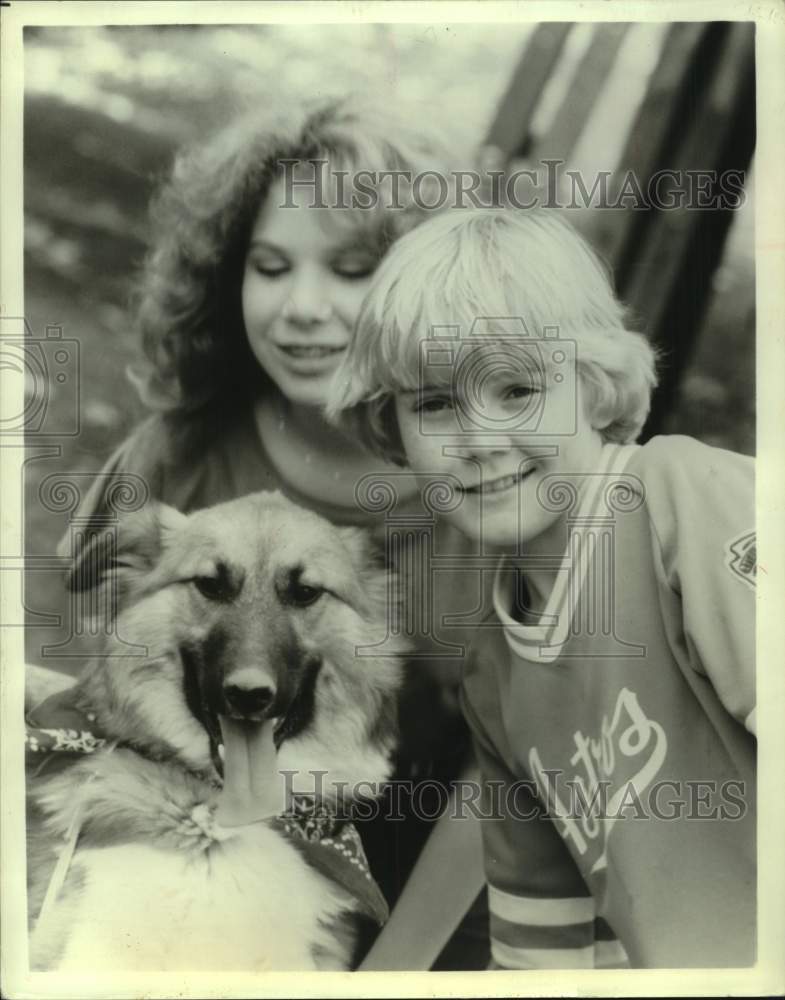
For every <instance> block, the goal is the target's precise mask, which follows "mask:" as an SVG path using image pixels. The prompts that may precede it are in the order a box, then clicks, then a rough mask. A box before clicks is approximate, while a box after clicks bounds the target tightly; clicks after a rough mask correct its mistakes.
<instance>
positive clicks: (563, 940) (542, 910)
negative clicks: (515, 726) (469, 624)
mask: <svg viewBox="0 0 785 1000" xmlns="http://www.w3.org/2000/svg"><path fill="white" fill-rule="evenodd" d="M477 681H478V677H477V676H476V675H474V676H473V677H470V679H468V680H467V674H464V684H463V687H462V693H461V697H462V708H463V710H464V713H465V715H466V718H467V720H468V722H469V726H470V728H471V730H472V736H473V739H474V745H475V752H476V754H477V759H478V762H479V765H480V770H481V775H482V778H481V781H482V796H481V803H482V831H483V851H484V856H485V872H486V878H487V881H488V901H489V908H490V933H491V955H492V959H493V967H494V968H504V969H578V968H589V969H591V968H612V967H620V966H621V967H623V966H626V965H627V958H626V953H625V952H624V949H623V948H622V946H621V944H620V943H619V941H618V940H617V939H616V938H615V937H614V935H613V932H612V931H611V929H610V928H609V927H608V925H607V924H606V923H605V922H604V921H603V920H601V919H598V918H597V917H596V908H595V902H594V899H593V898H592V896H591V895H590V894H589V891H588V889H587V887H586V884H585V882H584V881H583V878H582V877H581V874H580V872H579V870H578V868H577V866H576V865H575V863H574V862H573V860H572V858H571V856H570V854H569V851H568V850H567V848H566V846H565V844H564V842H563V841H562V839H561V837H560V836H559V834H558V832H557V831H556V829H555V827H554V826H553V824H552V823H551V821H550V820H549V819H548V818H547V816H546V814H545V812H544V810H543V808H542V806H541V804H540V801H539V799H538V798H537V795H536V789H535V786H534V784H533V782H531V781H529V780H528V779H525V778H516V777H515V775H514V774H513V773H512V771H511V770H510V768H509V767H508V766H507V764H506V763H505V761H504V760H503V758H502V756H501V755H500V753H499V751H498V750H497V748H496V747H494V745H493V743H492V742H491V740H490V738H489V735H488V731H487V729H486V728H485V727H484V726H483V725H482V723H481V721H480V714H479V711H478V709H479V706H478V705H476V704H473V697H472V695H473V693H477V692H478V689H479V692H480V699H481V700H482V701H486V704H487V696H486V695H485V694H484V693H483V692H482V687H484V686H486V685H487V684H488V683H492V679H491V680H490V681H489V680H487V679H486V680H485V684H484V685H482V684H478V683H477Z"/></svg>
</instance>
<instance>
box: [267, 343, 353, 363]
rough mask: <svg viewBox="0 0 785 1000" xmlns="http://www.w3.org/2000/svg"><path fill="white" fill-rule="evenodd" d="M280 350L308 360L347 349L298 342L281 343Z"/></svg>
mask: <svg viewBox="0 0 785 1000" xmlns="http://www.w3.org/2000/svg"><path fill="white" fill-rule="evenodd" d="M278 350H279V351H283V353H284V354H287V355H288V356H289V357H290V358H303V359H306V360H319V359H321V358H329V357H333V356H334V355H336V354H340V353H341V352H342V351H344V350H345V348H344V347H326V346H321V345H316V344H309V345H307V346H300V345H298V344H279V345H278Z"/></svg>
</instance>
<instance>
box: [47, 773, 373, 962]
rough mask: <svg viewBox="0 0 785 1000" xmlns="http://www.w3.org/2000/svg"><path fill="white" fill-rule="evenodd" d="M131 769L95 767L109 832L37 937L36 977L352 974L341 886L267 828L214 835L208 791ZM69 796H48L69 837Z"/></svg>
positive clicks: (91, 849)
mask: <svg viewBox="0 0 785 1000" xmlns="http://www.w3.org/2000/svg"><path fill="white" fill-rule="evenodd" d="M121 763H122V757H121V754H120V753H117V754H115V755H112V758H107V759H106V760H104V761H101V762H99V761H96V765H97V766H98V767H97V769H98V770H99V771H100V776H99V775H96V780H92V781H90V782H89V783H87V784H86V785H83V788H82V794H81V796H80V798H81V799H82V801H83V803H84V804H83V806H82V809H83V810H85V811H86V812H87V813H88V814H89V815H91V816H96V815H99V816H100V815H101V814H103V815H105V816H106V817H107V822H106V824H105V825H103V826H102V825H101V823H100V822H99V824H98V825H97V826H95V827H94V828H93V830H92V835H91V836H90V837H89V838H88V842H87V844H86V845H85V846H79V847H78V848H77V850H76V852H75V854H74V857H73V859H72V861H71V865H70V868H69V871H68V876H67V878H66V882H65V885H64V887H63V889H62V891H61V892H60V895H59V897H58V900H57V902H56V904H55V905H54V906H52V907H51V908H50V909H49V910H48V911H47V912H46V913H45V914H44V915H43V919H42V920H41V921H40V922H39V924H38V926H37V927H36V930H35V933H34V934H33V937H32V941H31V965H32V966H33V968H35V967H38V968H47V969H60V970H63V971H66V970H67V971H84V970H85V969H91V970H93V971H100V970H104V971H108V970H113V969H123V970H129V971H132V970H139V971H142V970H146V971H150V970H160V971H182V970H183V969H188V970H196V971H198V970H204V971H213V970H216V971H217V970H227V969H233V970H243V971H249V972H256V971H262V970H271V969H279V970H285V969H316V968H322V969H324V968H346V966H347V964H348V959H349V955H348V949H349V945H350V942H349V941H348V940H347V939H345V938H342V937H336V935H335V933H334V931H335V927H336V922H337V921H340V919H341V914H342V912H343V913H344V914H345V912H346V910H348V909H351V908H352V905H353V901H352V900H351V898H350V897H349V896H348V894H347V893H346V892H345V891H344V890H343V889H342V888H341V887H340V886H338V885H336V884H335V883H333V882H331V881H329V880H328V879H326V878H325V877H323V876H322V875H320V874H319V873H318V872H317V871H315V870H314V869H313V868H311V867H310V866H309V865H308V864H307V862H306V861H305V859H304V858H303V857H302V855H301V854H300V852H299V851H298V850H297V848H296V847H294V846H293V844H292V843H290V842H289V841H288V840H287V839H286V838H285V837H283V836H282V835H281V834H280V833H279V832H277V831H276V830H275V829H273V828H271V827H270V826H268V825H267V824H266V823H254V824H251V825H249V826H243V827H238V828H233V829H224V828H221V827H216V826H214V825H213V823H212V818H211V807H212V803H211V802H210V801H209V797H208V801H204V798H205V794H204V793H205V788H206V787H207V786H205V785H200V783H198V782H196V781H194V780H193V779H191V778H190V777H186V778H183V772H180V774H179V775H178V776H177V777H179V779H180V780H179V781H178V780H177V777H175V774H174V773H173V772H174V770H175V769H171V772H170V773H168V774H161V775H160V776H159V775H157V774H156V773H155V771H154V770H153V767H154V766H153V767H151V766H149V765H148V764H147V762H144V761H140V762H138V763H137V762H136V761H134V762H133V764H134V767H133V768H132V769H130V770H128V769H125V773H124V774H123V775H122V780H119V779H120V778H121V775H120V773H119V772H120V770H121V768H120V767H118V765H120V764H121ZM101 764H103V765H105V767H100V765H101ZM153 775H155V778H156V779H157V780H154V781H152V782H151V781H150V779H151V777H153ZM69 785H70V790H71V793H72V794H71V796H70V802H69V801H66V800H65V798H64V797H63V798H61V796H62V795H63V793H64V792H65V790H66V788H65V786H63V787H58V786H57V783H56V784H55V787H54V788H53V789H52V792H51V794H50V795H49V796H48V803H47V804H48V807H49V809H52V808H53V807H54V812H53V814H51V813H50V816H51V818H50V824H53V825H55V826H56V827H58V828H59V829H60V832H62V831H63V829H64V828H65V827H66V824H67V822H68V821H69V817H72V816H73V811H74V808H75V804H74V796H73V784H70V783H69ZM104 793H105V794H104ZM197 795H198V796H200V797H201V799H202V801H198V799H197V798H196V796H197ZM120 796H124V798H125V801H124V803H123V806H122V807H120V808H119V812H120V815H118V806H119V803H118V798H119V797H120ZM57 800H60V801H59V802H58V801H57ZM58 805H59V806H60V808H57V806H58ZM124 826H125V830H126V832H127V836H126V835H124V830H123V828H124ZM140 832H144V834H145V839H146V840H147V842H140V841H139V839H138V837H137V836H136V835H138V834H139V833H140ZM118 839H119V840H120V841H121V842H116V841H117V840H118ZM112 841H115V842H114V843H113V842H112Z"/></svg>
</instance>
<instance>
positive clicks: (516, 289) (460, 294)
mask: <svg viewBox="0 0 785 1000" xmlns="http://www.w3.org/2000/svg"><path fill="white" fill-rule="evenodd" d="M488 317H497V319H496V320H495V321H492V322H491V323H488V322H485V327H486V328H488V327H491V328H492V327H493V326H494V323H495V326H496V328H497V332H498V334H499V337H500V338H501V337H503V338H504V340H505V346H506V347H507V348H508V347H509V339H508V338H509V331H510V329H511V320H512V318H515V322H517V324H518V328H519V329H521V327H520V323H521V321H522V323H523V326H524V327H525V330H526V331H527V332H528V333H529V334H530V335H532V334H533V335H534V336H536V337H542V336H543V334H544V332H545V331H548V330H553V329H554V328H555V329H556V330H558V336H559V337H560V339H562V340H573V341H575V342H576V345H577V371H578V375H579V377H580V379H581V383H582V387H583V395H584V399H585V400H586V406H587V413H588V415H589V417H590V419H591V421H592V423H593V425H594V426H595V427H597V428H598V429H599V430H600V431H601V433H602V436H603V438H604V439H605V440H607V441H619V442H628V441H633V440H635V438H636V437H637V436H638V434H639V433H640V430H641V428H642V426H643V423H644V421H645V419H646V416H647V414H648V412H649V404H650V398H651V392H652V389H653V388H654V386H655V384H656V377H655V372H654V351H653V350H652V348H651V346H650V344H649V343H648V341H647V340H646V338H645V337H643V336H642V335H641V334H639V333H634V332H632V331H630V330H629V329H627V326H626V325H625V310H624V307H623V306H622V304H621V303H620V302H619V301H618V299H617V298H616V296H615V295H614V292H613V289H612V287H611V284H610V280H609V278H608V275H607V273H606V271H605V269H604V268H603V266H602V265H601V264H600V262H599V259H598V258H597V256H596V254H595V253H594V251H593V250H592V249H591V248H590V247H589V245H588V244H587V243H586V242H585V240H584V239H583V238H582V237H580V236H579V235H578V234H577V233H576V232H575V230H574V229H573V228H572V227H571V226H570V225H568V224H567V223H566V222H565V221H563V220H562V219H561V218H560V217H559V216H558V215H556V213H555V212H553V211H547V210H545V209H538V210H531V211H522V210H515V209H510V208H505V209H494V210H488V209H477V210H454V211H449V212H446V213H444V214H442V215H440V216H437V217H436V218H434V219H432V220H430V221H428V222H426V223H424V224H423V225H421V226H420V227H418V228H417V229H415V230H413V231H412V232H410V233H408V234H407V235H406V236H404V237H403V238H402V239H400V240H399V241H398V242H397V243H396V244H395V245H394V247H393V248H392V250H391V251H390V252H389V254H388V255H387V257H386V258H385V259H384V261H383V262H382V264H381V266H380V268H379V270H378V271H377V273H376V275H375V276H374V280H373V283H372V285H371V288H370V290H369V293H368V295H367V297H366V299H365V302H364V304H363V307H362V310H361V312H360V315H359V317H358V320H357V324H356V326H355V333H354V336H353V339H352V342H351V344H350V346H349V349H348V351H347V354H346V357H345V358H344V361H343V363H342V365H341V367H340V369H339V370H338V372H337V373H336V379H335V385H334V390H333V393H332V396H331V399H330V401H329V404H328V414H329V415H330V416H332V417H333V418H337V417H338V415H339V414H340V416H341V417H342V418H343V419H344V420H346V421H347V422H348V423H349V424H350V425H351V426H353V428H354V429H355V430H356V432H357V433H358V434H359V436H360V438H361V439H362V440H363V442H364V443H365V444H366V446H367V447H369V448H370V449H371V450H372V451H374V452H375V453H376V454H379V455H381V456H382V457H383V458H385V459H386V460H390V461H394V462H396V463H398V464H399V465H405V464H406V456H405V454H404V452H403V448H402V445H401V441H400V435H399V433H398V428H397V423H396V420H395V413H394V405H393V396H394V394H395V393H397V392H400V391H404V390H410V389H415V388H418V378H419V372H420V362H421V349H422V343H423V341H424V340H426V339H427V338H429V337H432V336H434V331H437V330H438V328H440V327H442V328H444V327H457V328H458V330H457V331H456V336H461V337H464V336H467V335H469V334H470V333H471V332H472V331H473V330H474V329H476V323H477V320H478V319H479V320H480V321H481V322H483V321H485V320H487V318H488Z"/></svg>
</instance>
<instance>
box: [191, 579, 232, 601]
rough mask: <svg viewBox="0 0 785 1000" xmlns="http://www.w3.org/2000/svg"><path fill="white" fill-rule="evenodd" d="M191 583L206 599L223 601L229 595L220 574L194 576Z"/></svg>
mask: <svg viewBox="0 0 785 1000" xmlns="http://www.w3.org/2000/svg"><path fill="white" fill-rule="evenodd" d="M193 585H194V587H196V589H197V590H198V591H199V593H200V594H201V595H202V597H206V598H207V600H208V601H225V600H226V599H227V598H228V597H229V596H230V595H229V591H228V590H227V587H226V581H225V580H223V579H222V578H221V577H220V576H196V577H194V580H193Z"/></svg>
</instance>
